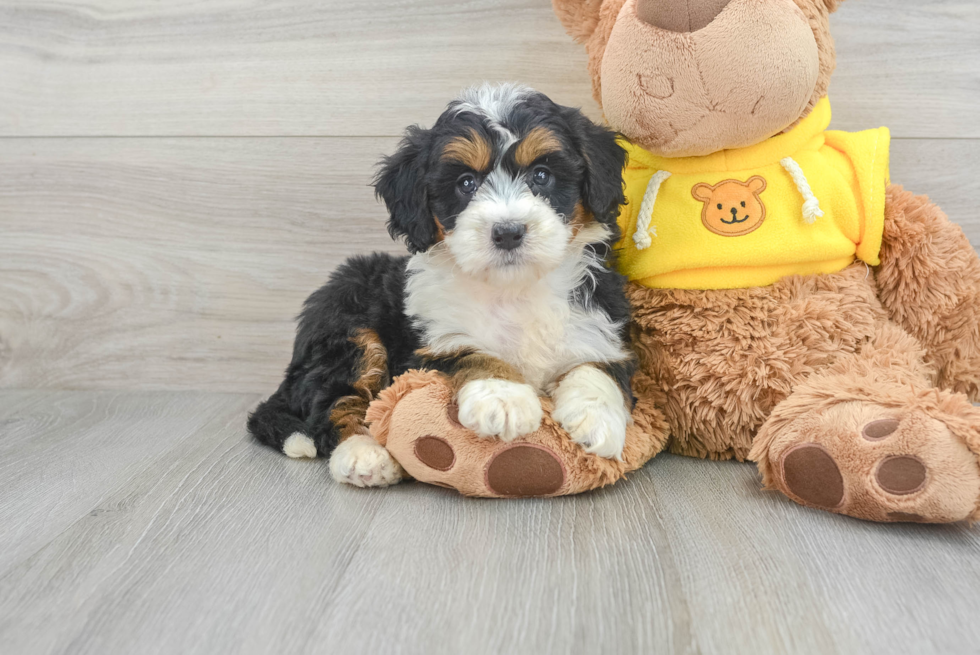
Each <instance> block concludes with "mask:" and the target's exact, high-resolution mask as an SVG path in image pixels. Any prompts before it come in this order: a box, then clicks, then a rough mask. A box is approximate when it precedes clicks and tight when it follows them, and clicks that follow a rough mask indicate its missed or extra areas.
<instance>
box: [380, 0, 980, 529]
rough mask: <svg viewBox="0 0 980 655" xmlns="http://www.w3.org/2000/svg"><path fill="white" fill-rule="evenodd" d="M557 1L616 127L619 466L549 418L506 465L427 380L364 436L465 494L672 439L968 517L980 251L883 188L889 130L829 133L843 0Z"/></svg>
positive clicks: (978, 455)
mask: <svg viewBox="0 0 980 655" xmlns="http://www.w3.org/2000/svg"><path fill="white" fill-rule="evenodd" d="M553 3H554V8H555V11H556V13H557V14H558V17H559V18H560V19H561V21H562V23H563V24H564V25H565V27H566V29H567V30H568V32H569V33H570V34H571V35H572V36H573V37H574V38H576V39H577V40H579V41H580V42H582V43H584V44H585V47H586V49H587V52H588V55H589V72H590V74H591V77H592V84H593V91H594V96H595V99H596V100H597V101H598V102H599V103H600V105H601V106H602V109H603V112H604V115H605V117H606V119H607V120H608V122H609V124H610V125H611V126H612V127H613V128H614V129H616V130H618V131H619V132H621V133H622V134H623V135H624V136H625V137H626V138H627V139H628V140H629V143H628V144H627V147H628V149H629V154H630V162H629V164H628V166H627V169H626V171H625V173H624V182H625V186H626V195H627V198H628V202H627V205H626V206H625V207H624V208H623V209H622V212H621V215H620V220H619V224H620V227H621V229H622V233H623V239H622V241H621V243H620V244H619V249H620V260H619V266H620V270H621V271H622V272H623V273H624V274H625V275H626V276H627V277H628V278H629V279H630V283H629V288H628V293H629V297H630V300H631V303H632V309H633V324H632V335H633V342H634V347H635V349H636V351H637V354H638V356H639V358H640V371H639V372H638V373H637V375H636V376H635V378H634V380H633V387H634V393H635V395H636V396H637V398H638V402H637V405H636V409H635V410H634V413H633V418H634V425H633V426H632V427H631V430H630V433H629V436H628V440H627V454H626V456H625V457H624V460H625V461H624V462H623V463H622V464H619V463H615V462H608V461H604V460H599V459H598V458H596V457H594V456H584V455H583V454H582V453H581V451H580V450H577V448H578V447H577V446H575V445H574V444H569V443H568V442H567V441H566V440H565V439H566V438H567V437H565V436H564V435H562V433H561V431H560V430H559V429H558V428H557V427H555V426H554V424H553V423H552V422H550V420H548V419H547V418H546V420H545V422H544V423H543V424H542V428H541V430H539V431H538V432H537V433H534V434H533V435H528V437H526V438H524V439H522V440H521V442H522V443H523V444H524V445H525V446H526V447H527V448H531V449H535V450H536V452H539V453H540V456H537V457H530V458H524V457H511V458H510V464H508V465H507V466H504V467H499V462H500V461H504V462H505V463H506V460H500V458H501V457H504V454H505V453H506V452H508V450H507V449H508V448H511V447H512V446H509V445H508V444H502V443H499V442H493V441H484V440H480V439H479V438H478V437H476V436H475V435H472V434H471V433H468V432H467V431H466V430H464V429H462V428H461V427H460V426H458V425H454V424H453V422H452V419H451V414H452V411H451V400H452V399H451V397H450V395H449V393H448V391H447V390H446V387H445V385H444V384H443V383H442V382H441V381H440V380H439V379H438V377H437V376H435V375H427V374H412V375H416V376H421V377H415V378H414V379H412V380H408V379H406V380H404V381H403V382H402V383H401V384H400V383H399V382H396V384H395V385H394V386H393V387H392V388H391V389H389V390H388V391H387V392H385V394H386V395H383V396H382V398H381V399H379V401H376V403H375V405H374V406H373V407H372V414H371V415H369V420H370V419H373V420H374V423H373V424H372V431H373V433H374V434H375V436H376V438H378V440H379V441H381V442H382V443H386V444H387V447H388V448H389V450H391V451H392V453H393V454H394V455H395V457H396V458H397V459H398V460H399V461H400V462H401V463H402V464H403V466H405V468H406V470H407V471H408V472H409V473H410V474H412V475H413V476H415V477H416V478H418V479H421V480H425V481H428V482H434V483H436V484H444V485H448V486H452V487H455V488H457V489H459V490H460V491H462V492H463V493H466V494H470V495H485V496H495V495H496V496H501V495H502V496H507V495H550V494H558V493H573V492H575V491H581V490H584V489H588V488H593V487H596V486H600V485H601V484H605V483H608V482H611V481H614V480H615V479H617V478H618V477H620V476H621V475H622V474H623V473H625V472H626V471H628V470H631V469H632V468H636V467H637V466H640V465H642V464H643V463H644V461H645V460H646V459H647V458H648V457H650V456H652V455H654V454H655V453H656V452H658V451H660V450H661V449H667V450H669V451H670V452H673V453H678V454H682V455H690V456H693V457H706V458H710V459H736V460H740V461H741V460H745V459H751V460H753V461H755V462H757V463H758V466H759V469H760V471H761V473H762V477H763V481H764V483H765V484H766V486H768V487H770V488H775V489H778V490H780V491H782V492H783V493H784V494H786V495H787V496H789V497H790V498H791V499H793V500H795V501H796V502H798V503H801V504H804V505H809V506H812V507H817V508H820V509H825V510H828V511H832V512H837V513H841V514H847V515H850V516H855V517H860V518H863V519H869V520H875V521H924V522H947V521H957V520H962V519H973V520H976V519H978V518H980V409H978V408H975V407H974V406H973V405H972V404H971V402H970V401H971V400H976V399H977V398H978V396H980V260H978V258H977V255H976V253H975V252H974V250H973V248H972V247H971V245H970V243H969V241H968V240H967V239H966V238H965V236H964V235H963V233H962V231H961V230H960V229H959V227H957V226H956V225H954V224H952V223H950V221H949V220H948V219H947V218H946V216H945V215H944V214H943V213H942V211H941V210H939V208H937V207H936V206H935V205H933V204H931V203H930V202H929V201H928V200H927V199H926V198H925V197H923V196H915V195H913V194H911V193H909V192H907V191H905V190H903V189H902V188H901V187H899V186H896V185H892V184H890V182H889V178H888V146H889V135H888V131H887V130H886V129H884V128H881V129H877V130H869V131H866V132H858V133H845V132H838V131H828V130H827V127H828V125H829V122H830V104H829V101H828V99H827V87H828V84H829V81H830V75H831V72H832V71H833V68H834V46H833V40H832V39H831V36H830V31H829V22H828V17H829V14H830V12H832V11H833V10H834V9H836V7H837V4H838V1H837V0H553ZM447 406H448V407H450V410H449V411H448V412H447V409H446V408H447ZM546 409H547V406H546ZM429 436H431V437H434V439H433V440H426V439H424V437H429ZM525 452H530V451H525ZM583 457H585V459H583ZM450 462H453V463H452V464H451V465H450V464H449V463H450ZM457 462H460V463H463V464H465V466H460V468H459V469H455V467H456V466H459V464H457ZM494 462H498V464H497V466H498V467H499V468H500V470H499V471H498V472H497V474H496V475H491V471H492V470H493V468H494ZM443 465H446V466H449V468H447V469H446V470H445V471H440V470H439V468H440V466H443ZM559 469H560V471H561V476H562V477H561V478H560V479H561V483H560V484H559V483H558V482H557V480H558V479H559V474H558V473H557V471H558V470H559ZM454 470H455V471H456V472H455V473H450V472H451V471H454ZM545 479H547V480H550V482H548V483H547V484H545V483H544V482H542V480H545ZM495 481H497V482H495ZM499 481H503V482H499ZM518 481H523V482H518ZM494 484H496V485H497V487H499V488H500V489H502V490H504V491H509V493H498V492H495V491H494V489H495V487H494ZM522 484H523V485H524V486H521V485H522Z"/></svg>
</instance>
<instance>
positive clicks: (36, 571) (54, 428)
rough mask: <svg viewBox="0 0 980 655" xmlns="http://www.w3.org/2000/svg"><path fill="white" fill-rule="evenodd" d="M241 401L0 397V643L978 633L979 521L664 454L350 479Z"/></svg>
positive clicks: (681, 642)
mask: <svg viewBox="0 0 980 655" xmlns="http://www.w3.org/2000/svg"><path fill="white" fill-rule="evenodd" d="M255 399H256V396H254V395H250V394H214V393H209V394H192V393H188V392H143V393H136V392H131V393H119V392H70V391H62V392H58V391H33V392H0V448H2V454H0V456H2V458H3V460H2V461H3V463H4V468H3V469H2V475H3V476H4V480H5V484H4V485H3V487H0V525H3V526H5V528H7V527H9V526H11V525H23V524H24V522H25V518H26V520H27V522H28V524H29V525H30V526H31V527H30V528H29V529H28V530H27V531H28V532H30V533H31V539H30V540H28V541H24V540H23V539H18V538H16V537H15V538H14V539H13V540H11V539H10V538H9V537H8V536H7V535H4V537H3V541H2V542H0V546H2V549H0V652H4V653H98V654H103V653H206V654H209V655H218V654H223V653H314V652H315V653H371V652H387V653H474V654H477V653H627V652H632V653H653V652H656V653H733V652H746V653H790V652H791V653H827V652H841V653H967V652H976V649H977V644H978V643H980V622H978V621H977V620H976V619H977V613H976V612H977V609H976V608H977V606H978V605H977V601H978V598H980V591H978V590H980V534H978V532H977V531H976V530H973V529H971V528H968V527H966V526H963V525H953V526H922V525H877V524H871V523H865V522H861V521H857V520H853V519H848V518H845V517H839V516H834V515H831V514H827V513H824V512H819V511H815V510H808V509H804V508H801V507H798V506H796V505H794V504H793V503H791V502H790V501H788V500H786V499H785V498H782V497H781V496H779V495H776V494H768V493H763V492H761V491H759V489H758V481H757V477H756V474H755V471H754V467H752V466H750V465H745V464H736V463H730V462H729V463H718V462H705V461H699V460H691V459H686V458H681V457H674V456H670V455H664V456H661V457H658V458H657V459H655V460H654V461H653V462H652V463H651V464H650V465H649V466H647V467H646V468H645V469H644V470H642V471H641V472H639V473H637V474H635V475H633V476H631V478H630V479H629V480H627V481H625V482H623V483H621V484H619V485H617V486H615V487H611V488H608V489H605V490H601V491H599V492H596V493H593V494H589V495H585V496H579V497H572V498H560V499H552V500H516V501H487V500H472V499H462V498H460V497H459V496H457V495H456V494H455V493H454V492H451V491H448V490H445V489H440V488H436V487H429V486H424V485H420V484H414V483H409V484H403V485H399V486H396V487H393V488H390V489H384V490H364V489H354V488H350V487H343V486H340V485H336V484H332V483H331V482H329V481H328V475H327V471H326V466H325V464H324V463H323V462H322V461H315V462H308V461H295V460H289V459H287V458H285V457H282V456H281V455H277V454H276V453H274V452H272V451H269V450H266V449H263V448H262V447H260V446H258V445H256V444H254V443H252V442H250V441H248V440H246V439H244V438H243V434H242V423H243V421H244V408H246V407H248V406H249V405H251V404H252V403H254V401H255ZM37 442H43V444H44V445H43V447H40V446H37V445H35V444H36V443H37ZM121 450H122V451H125V452H122V453H120V452H119V451H121ZM56 451H60V452H61V456H60V457H55V456H54V455H53V453H54V452H56ZM91 461H99V462H103V464H102V465H101V466H100V467H97V468H96V470H94V471H93V470H92V468H90V467H89V466H88V465H87V463H88V462H91ZM14 462H16V464H14ZM45 462H47V463H45ZM64 466H68V467H72V468H74V469H75V471H76V472H75V475H73V476H67V475H64V474H62V473H61V472H60V471H58V470H57V469H58V467H64ZM11 474H13V475H14V482H13V484H12V485H11V484H8V483H7V480H10V477H9V476H11ZM31 480H34V483H33V484H34V487H33V491H32V492H31V493H30V494H26V493H25V492H24V487H25V486H26V485H28V484H31ZM28 497H29V498H30V500H29V501H28ZM11 543H15V544H18V545H17V547H15V548H13V549H11V548H10V544H11Z"/></svg>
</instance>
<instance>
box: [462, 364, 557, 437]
mask: <svg viewBox="0 0 980 655" xmlns="http://www.w3.org/2000/svg"><path fill="white" fill-rule="evenodd" d="M456 402H457V403H458V405H459V422H460V423H462V424H463V425H464V426H465V427H467V428H469V429H470V430H473V432H476V433H477V434H478V435H480V436H481V437H500V438H501V439H503V440H504V441H513V440H514V439H516V438H517V437H519V436H521V435H524V434H530V433H531V432H534V431H535V430H537V429H538V427H539V426H540V425H541V401H540V400H538V394H536V393H535V392H534V388H533V387H532V386H531V385H529V384H522V383H519V382H508V381H507V380H494V379H489V380H473V381H471V382H467V383H466V384H464V385H463V388H462V389H460V390H459V395H458V396H457V398H456Z"/></svg>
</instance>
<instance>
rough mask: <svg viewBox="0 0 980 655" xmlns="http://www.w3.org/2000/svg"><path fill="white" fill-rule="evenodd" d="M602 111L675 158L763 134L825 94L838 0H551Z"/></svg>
mask: <svg viewBox="0 0 980 655" xmlns="http://www.w3.org/2000/svg"><path fill="white" fill-rule="evenodd" d="M552 1H553V4H554V8H555V12H556V13H557V15H558V17H559V18H560V19H561V21H562V23H563V24H564V26H565V28H566V29H567V30H568V32H569V34H571V35H572V36H573V37H574V38H575V39H576V40H578V41H580V42H582V43H584V44H585V46H586V50H587V51H588V55H589V72H590V74H591V76H592V92H593V96H594V97H595V99H596V101H597V102H599V104H600V105H601V106H602V109H603V113H604V114H605V116H606V120H607V121H608V122H609V124H610V125H611V126H612V127H613V128H614V129H616V130H618V131H620V132H621V133H623V134H624V135H626V136H627V137H629V138H630V139H631V140H633V141H634V142H635V143H637V144H639V145H641V146H643V147H644V148H646V149H647V150H650V151H652V152H654V153H656V154H659V155H664V156H668V157H683V156H690V155H706V154H709V153H712V152H716V151H718V150H724V149H727V148H739V147H743V146H749V145H753V144H756V143H758V142H760V141H762V140H764V139H766V138H768V137H770V136H772V135H774V134H778V133H780V132H782V131H785V130H787V129H789V128H791V127H792V126H794V125H795V124H796V123H797V122H799V120H800V119H802V118H803V117H804V116H806V115H807V114H808V113H809V112H810V110H811V109H813V107H814V105H816V103H817V101H818V100H820V98H822V97H823V96H824V95H826V93H827V85H828V84H829V82H830V74H831V73H832V72H833V69H834V42H833V40H832V39H831V36H830V28H829V24H828V23H829V21H828V18H829V15H830V13H831V12H832V11H834V10H835V9H836V8H837V5H838V4H839V2H840V0H552Z"/></svg>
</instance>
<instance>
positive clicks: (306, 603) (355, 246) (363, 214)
mask: <svg viewBox="0 0 980 655" xmlns="http://www.w3.org/2000/svg"><path fill="white" fill-rule="evenodd" d="M831 24H832V28H833V30H834V33H835V35H836V38H837V51H838V57H839V60H838V68H837V72H836V74H835V77H834V80H833V83H832V85H831V100H832V103H833V106H834V112H835V115H834V121H833V126H834V127H836V128H840V129H851V130H855V129H863V128H867V127H873V126H877V125H887V126H889V127H890V128H891V129H892V134H893V138H894V141H893V146H892V166H891V170H892V179H893V181H895V182H898V183H901V184H904V185H906V186H907V187H908V188H910V189H911V190H913V191H916V192H917V193H926V194H929V195H930V196H931V197H932V198H933V199H935V200H936V201H937V202H938V203H939V204H940V205H941V206H942V207H943V208H944V209H946V211H947V212H948V213H949V214H950V216H951V217H952V218H953V219H954V220H955V221H957V222H959V223H960V224H961V225H963V226H964V229H965V230H966V232H967V234H968V236H969V237H970V238H971V240H972V242H973V243H974V245H975V246H980V214H978V212H977V209H976V206H977V203H978V201H980V110H978V109H977V108H978V107H980V3H977V2H975V1H974V0H930V1H929V2H923V1H922V0H847V2H845V3H844V4H843V5H842V8H841V9H840V11H839V12H838V13H837V14H836V15H835V16H834V17H833V19H832V21H831ZM482 80H520V81H523V82H525V83H528V84H531V85H533V86H536V87H538V88H540V89H541V90H543V91H545V92H547V93H549V94H551V95H552V96H553V97H554V98H555V99H556V100H557V101H559V102H562V103H564V104H570V105H580V106H582V107H584V108H585V109H586V111H587V112H588V113H589V114H590V115H592V116H593V117H596V118H598V117H599V116H600V112H599V110H598V108H597V106H596V105H595V103H594V102H593V101H592V100H591V97H590V89H589V84H588V79H587V77H586V74H585V56H584V53H583V52H582V51H581V49H580V48H579V47H578V46H576V45H574V44H573V43H572V42H571V40H570V39H569V38H568V37H566V36H565V35H564V33H563V32H562V30H561V28H560V26H559V25H558V23H557V21H556V20H555V18H554V17H553V15H552V14H551V10H550V7H549V3H548V2H547V0H464V1H463V2H460V1H459V0H378V1H377V2H371V3H365V2H362V1H360V0H328V1H314V0H291V1H287V0H283V1H278V2H254V1H251V0H197V1H189V0H185V1H181V2H166V3H161V2H158V1H157V0H32V1H31V2H23V0H0V654H2V655H6V654H8V653H9V654H18V655H19V654H21V653H26V654H34V653H72V654H74V653H97V654H100V655H101V654H105V653H202V654H207V655H218V654H224V653H306V652H309V653H321V652H322V653H366V652H384V653H467V654H469V653H474V654H478V653H494V654H496V653H534V654H539V653H590V654H591V653H629V652H635V653H654V652H655V653H736V652H739V653H741V652H744V653H753V654H755V653H828V652H840V653H858V652H859V653H878V652H881V653H916V654H919V653H977V652H980V621H978V620H977V617H978V616H980V610H978V608H980V526H976V527H969V526H965V525H955V526H919V525H876V524H869V523H863V522H860V521H856V520H851V519H847V518H843V517H838V516H833V515H830V514H826V513H822V512H818V511H813V510H808V509H804V508H801V507H798V506H796V505H794V504H793V503H791V502H789V501H788V500H786V499H785V498H783V497H781V496H778V495H775V494H769V493H764V492H761V491H760V490H759V480H758V475H757V473H756V472H755V470H754V468H753V467H751V466H749V465H743V464H735V463H713V462H704V461H697V460H689V459H684V458H678V457H673V456H669V455H665V456H660V457H658V458H656V459H655V460H654V461H653V462H652V463H651V464H650V465H648V466H647V467H646V468H645V469H644V470H642V471H640V472H638V473H636V474H634V475H633V476H631V477H630V479H629V480H627V481H625V482H623V483H621V484H618V485H617V486H615V487H614V488H611V489H606V490H602V491H599V492H596V493H592V494H588V495H583V496H579V497H573V498H562V499H555V500H523V501H478V500H465V499H461V498H460V497H458V496H457V495H455V494H454V493H451V492H449V491H447V490H444V489H439V488H434V487H426V486H422V485H418V484H405V485H400V486H398V487H395V488H391V489H387V490H357V489H350V488H345V487H341V486H338V485H336V484H334V483H332V482H331V481H330V480H329V477H328V475H327V472H326V470H325V466H324V464H323V463H322V462H296V461H291V460H287V459H286V458H284V457H281V456H277V455H276V454H275V453H272V452H271V451H268V450H264V449H262V448H260V447H258V446H256V445H255V444H253V443H252V442H250V441H249V440H247V439H246V437H245V434H244V421H245V416H246V414H247V412H248V410H249V409H251V408H252V407H253V406H254V405H255V403H256V402H257V401H258V400H259V398H260V397H261V394H267V393H269V392H270V391H271V390H272V389H274V387H275V385H276V384H277V383H278V376H279V375H280V374H281V371H282V369H283V367H284V365H285V363H286V360H287V358H288V355H289V351H290V346H291V340H292V332H293V322H292V317H293V316H294V315H295V314H296V313H297V311H298V309H299V306H300V303H301V302H302V300H303V298H305V296H306V295H307V294H308V293H309V292H310V291H311V290H313V289H314V288H315V287H316V286H318V285H319V284H321V283H322V281H323V280H324V279H325V277H326V276H327V275H328V274H329V272H330V270H331V269H332V268H333V267H334V266H336V264H337V263H338V262H339V261H341V260H342V259H343V258H344V257H346V256H347V255H348V254H350V253H351V252H355V251H366V250H373V249H390V250H397V249H398V246H396V245H394V244H392V243H391V242H390V241H389V240H388V237H387V234H386V233H385V231H384V227H383V221H384V215H383V212H382V209H381V207H380V206H379V205H377V204H376V203H375V201H374V199H373V197H372V195H371V189H370V188H369V187H368V182H369V181H370V179H371V176H372V167H373V164H374V162H375V161H376V160H377V159H378V157H379V156H380V155H381V154H383V153H385V152H390V151H391V149H392V148H393V146H394V144H395V143H396V141H397V137H398V134H399V133H400V132H401V130H402V129H403V128H404V126H406V125H408V124H410V123H416V122H418V123H423V124H431V123H432V121H433V120H434V119H435V117H436V116H437V115H438V113H439V111H440V110H441V108H442V106H444V104H445V103H446V102H447V101H448V100H449V99H450V98H451V97H452V96H453V95H454V94H455V93H456V92H457V90H458V89H459V88H461V87H463V86H465V85H468V84H470V83H473V82H478V81H482Z"/></svg>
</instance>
